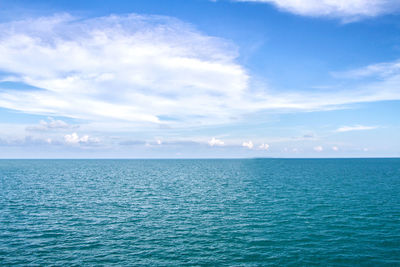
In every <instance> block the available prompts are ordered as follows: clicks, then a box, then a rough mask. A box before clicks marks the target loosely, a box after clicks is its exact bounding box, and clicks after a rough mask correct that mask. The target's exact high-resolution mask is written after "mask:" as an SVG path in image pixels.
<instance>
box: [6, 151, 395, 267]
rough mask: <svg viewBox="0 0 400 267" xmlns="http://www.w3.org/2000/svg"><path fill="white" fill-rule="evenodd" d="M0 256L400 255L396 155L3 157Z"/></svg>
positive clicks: (302, 258)
mask: <svg viewBox="0 0 400 267" xmlns="http://www.w3.org/2000/svg"><path fill="white" fill-rule="evenodd" d="M0 265H1V266H7V265H12V266H15V265H44V266H48V265H85V266H87V265H130V266H131V265H153V266H176V265H226V266H265V265H280V266H282V265H284V266H288V265H289V266H290V265H292V266H299V265H300V266H301V265H303V266H304V265H306V266H310V265H320V266H336V265H337V266H354V265H369V266H383V265H387V266H396V265H397V266H399V265H400V159H323V160H316V159H305V160H300V159H298V160H297V159H296V160H295V159H290V160H289V159H287V160H285V159H246V160H0Z"/></svg>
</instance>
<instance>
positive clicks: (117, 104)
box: [0, 14, 400, 131]
mask: <svg viewBox="0 0 400 267" xmlns="http://www.w3.org/2000/svg"><path fill="white" fill-rule="evenodd" d="M237 50H238V49H237V47H236V46H235V45H234V44H232V43H231V42H229V41H227V40H224V39H221V38H216V37H212V36H208V35H206V34H204V33H201V32H199V31H197V30H196V29H194V28H193V27H192V26H191V25H188V24H186V23H183V22H181V21H179V20H176V19H174V18H170V17H159V16H140V15H134V14H133V15H127V16H109V17H100V18H94V19H87V20H85V19H78V18H74V17H72V16H70V15H66V14H63V15H55V16H52V17H44V18H34V19H28V20H24V21H15V22H7V23H3V24H0V70H2V71H4V72H7V73H8V74H7V77H3V78H2V79H3V80H7V79H9V80H12V81H13V82H16V83H21V84H25V85H29V86H31V87H32V88H40V89H37V90H34V89H32V90H15V89H9V88H3V89H2V90H1V91H0V107H3V108H8V109H13V110H18V111H22V112H25V113H31V114H40V115H47V116H63V117H69V118H78V119H83V120H86V121H88V122H89V123H90V124H91V125H93V127H94V125H97V126H99V127H102V129H105V130H106V131H108V130H109V129H110V128H111V127H109V125H110V124H112V125H113V126H116V125H121V127H123V128H124V127H125V128H126V129H127V130H129V129H130V130H132V129H137V128H139V126H140V127H141V129H145V128H146V127H154V125H157V126H163V127H168V126H170V125H173V126H176V127H186V126H198V125H212V124H224V123H228V122H231V121H232V120H238V119H240V118H242V117H243V116H244V114H249V113H254V112H258V111H263V110H271V111H278V112H292V111H293V110H296V111H313V110H326V109H335V108H341V106H343V105H348V104H352V103H359V102H372V101H381V100H395V99H400V91H399V90H397V88H398V85H399V84H400V77H399V78H398V79H395V78H393V79H391V80H388V81H384V82H379V83H375V84H371V85H368V86H363V87H356V89H354V90H335V89H332V90H328V91H323V92H322V91H303V92H300V91H297V92H288V91H285V90H284V89H282V90H271V89H269V88H260V89H257V90H256V89H255V88H252V87H251V84H252V83H251V75H250V73H249V72H248V71H247V70H246V69H245V68H244V67H243V66H241V65H240V64H239V63H238V61H237V57H238V53H237ZM396 86H397V87H396ZM378 88H379V90H378ZM0 89H1V84H0ZM183 111H184V112H183ZM52 124H54V125H55V124H58V126H61V124H62V123H61V122H44V123H43V125H42V126H41V127H42V128H43V129H44V128H49V127H52ZM138 125H139V126H138ZM113 129H114V127H113Z"/></svg>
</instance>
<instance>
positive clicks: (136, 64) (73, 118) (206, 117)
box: [0, 0, 400, 158]
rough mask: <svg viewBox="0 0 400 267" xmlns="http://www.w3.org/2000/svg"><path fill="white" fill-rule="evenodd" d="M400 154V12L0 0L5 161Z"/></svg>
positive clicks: (177, 0)
mask: <svg viewBox="0 0 400 267" xmlns="http://www.w3.org/2000/svg"><path fill="white" fill-rule="evenodd" d="M253 157H280V158H325V157H328V158H338V157H339V158H341V157H400V2H399V1H397V0H335V1H334V0H304V1H297V0H214V1H212V0H143V1H140V0H138V1H118V0H113V1H108V0H104V1H94V0H93V1H90V0H89V1H74V0H69V1H36V0H30V1H20V0H15V1H3V0H0V158H253Z"/></svg>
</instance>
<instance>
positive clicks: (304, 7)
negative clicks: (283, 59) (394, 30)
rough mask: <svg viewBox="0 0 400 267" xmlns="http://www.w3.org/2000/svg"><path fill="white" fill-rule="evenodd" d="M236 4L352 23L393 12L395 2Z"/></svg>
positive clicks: (283, 0)
mask: <svg viewBox="0 0 400 267" xmlns="http://www.w3.org/2000/svg"><path fill="white" fill-rule="evenodd" d="M236 1H237V2H256V3H270V4H273V5H275V6H277V7H278V8H279V9H282V10H284V11H288V12H291V13H294V14H298V15H303V16H312V17H323V16H326V17H336V18H341V19H342V20H343V21H345V22H346V21H347V22H348V21H354V20H359V19H362V18H366V17H375V16H379V15H382V14H387V13H392V12H395V11H396V10H398V9H399V8H400V3H399V2H398V1H396V0H334V1H332V0H302V1H299V0H236Z"/></svg>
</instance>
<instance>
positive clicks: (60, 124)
mask: <svg viewBox="0 0 400 267" xmlns="http://www.w3.org/2000/svg"><path fill="white" fill-rule="evenodd" d="M75 128H79V125H71V124H68V123H66V122H65V121H62V120H56V119H54V118H52V117H49V118H48V121H45V120H40V122H39V125H35V126H28V127H26V130H27V131H48V130H66V129H75Z"/></svg>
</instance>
